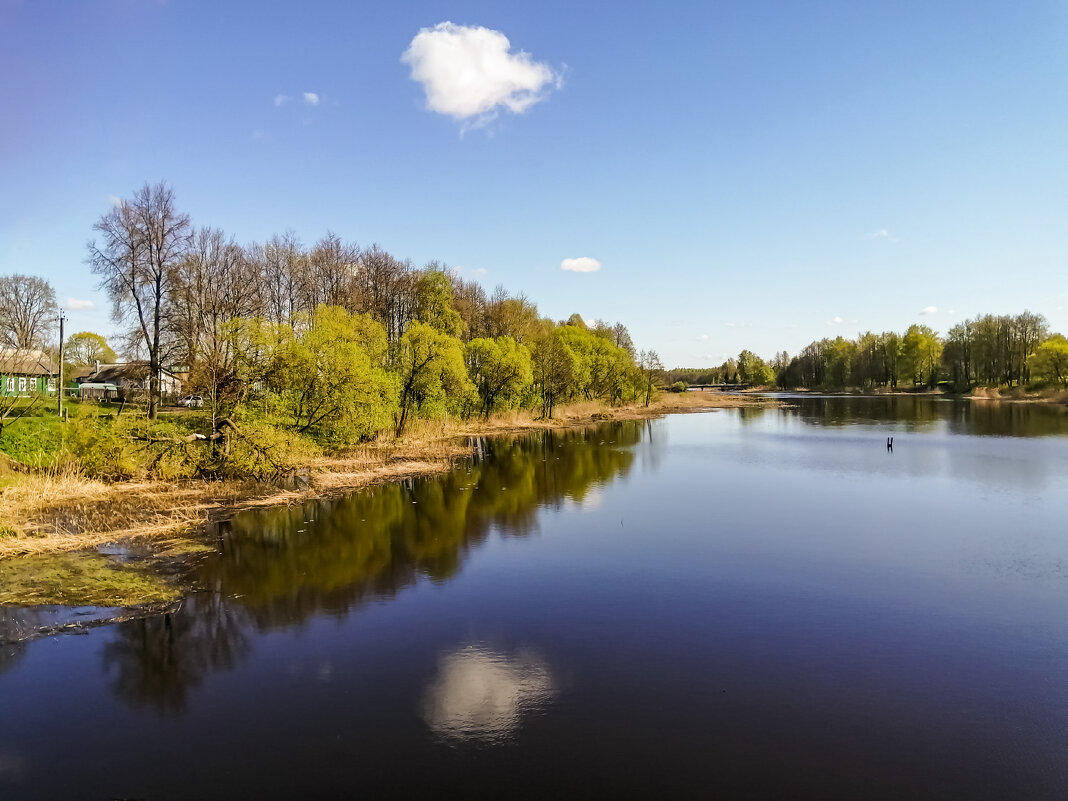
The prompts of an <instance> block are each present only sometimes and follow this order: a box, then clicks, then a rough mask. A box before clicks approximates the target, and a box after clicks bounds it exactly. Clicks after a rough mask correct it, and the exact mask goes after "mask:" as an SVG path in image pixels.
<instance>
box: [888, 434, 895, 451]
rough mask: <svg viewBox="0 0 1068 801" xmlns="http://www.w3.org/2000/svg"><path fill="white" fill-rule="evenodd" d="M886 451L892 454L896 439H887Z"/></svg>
mask: <svg viewBox="0 0 1068 801" xmlns="http://www.w3.org/2000/svg"><path fill="white" fill-rule="evenodd" d="M886 449H887V450H888V451H891V452H892V451H893V450H894V438H893V437H887V438H886Z"/></svg>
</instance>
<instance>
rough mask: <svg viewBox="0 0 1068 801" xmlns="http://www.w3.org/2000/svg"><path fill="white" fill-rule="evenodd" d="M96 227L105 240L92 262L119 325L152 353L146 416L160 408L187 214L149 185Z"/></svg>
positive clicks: (93, 249)
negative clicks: (170, 304) (167, 325)
mask: <svg viewBox="0 0 1068 801" xmlns="http://www.w3.org/2000/svg"><path fill="white" fill-rule="evenodd" d="M93 229H94V230H96V231H98V232H100V234H101V238H102V240H103V241H102V242H101V243H100V244H99V245H98V244H97V242H96V241H95V240H94V241H92V242H90V243H89V245H88V250H89V257H88V262H89V265H90V267H91V268H92V270H93V272H94V273H96V274H97V275H98V276H100V285H101V287H102V288H104V289H106V290H107V292H108V296H109V297H110V298H111V303H112V316H113V317H114V319H115V320H116V322H121V323H127V324H128V325H130V327H131V328H132V329H134V330H135V331H136V332H138V334H139V335H140V336H139V339H140V341H141V342H142V343H143V344H144V348H145V351H146V352H147V354H148V367H149V390H148V416H149V419H152V420H154V419H155V418H156V414H157V411H158V408H159V398H160V370H161V368H162V366H163V365H162V360H161V357H162V355H163V346H164V344H165V343H164V338H163V337H164V322H165V321H164V304H165V301H166V298H167V293H168V291H169V289H170V283H171V278H172V276H173V275H174V272H175V269H176V268H177V266H178V264H179V263H180V262H181V260H182V259H183V258H184V257H185V255H186V252H187V250H188V248H189V240H190V222H189V216H188V215H186V214H181V213H180V212H178V210H177V209H176V208H175V205H174V191H173V190H172V189H171V188H170V187H168V186H167V185H166V184H165V183H162V182H161V183H158V184H155V185H149V184H145V185H144V186H143V187H141V188H140V189H139V190H137V192H136V193H135V194H134V197H133V198H132V199H131V200H122V201H120V202H119V203H118V204H117V205H116V206H114V207H113V208H112V209H111V210H110V211H109V212H108V213H107V214H104V215H102V216H101V218H100V219H99V220H98V221H97V223H96V225H94V226H93Z"/></svg>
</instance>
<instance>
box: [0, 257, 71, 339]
mask: <svg viewBox="0 0 1068 801" xmlns="http://www.w3.org/2000/svg"><path fill="white" fill-rule="evenodd" d="M57 314H58V307H57V306H56V292H55V290H54V289H52V285H51V284H50V283H48V282H47V281H46V280H45V279H43V278H38V277H37V276H34V275H17V274H16V275H4V276H0V338H2V341H0V346H3V347H6V348H14V349H16V350H30V349H42V348H45V347H48V346H49V345H52V344H53V343H52V341H51V335H52V332H53V331H54V330H55V327H56V319H57Z"/></svg>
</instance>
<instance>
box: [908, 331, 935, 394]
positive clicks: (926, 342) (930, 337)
mask: <svg viewBox="0 0 1068 801" xmlns="http://www.w3.org/2000/svg"><path fill="white" fill-rule="evenodd" d="M900 362H901V372H902V373H903V374H904V375H907V376H909V377H911V378H912V383H913V384H927V386H931V387H933V386H934V385H935V383H936V382H937V380H938V366H939V365H940V364H941V362H942V340H941V339H940V338H939V337H938V334H936V333H935V332H934V331H932V330H931V328H930V327H929V326H926V325H910V326H909V329H908V331H906V332H905V336H904V337H902V339H901V358H900Z"/></svg>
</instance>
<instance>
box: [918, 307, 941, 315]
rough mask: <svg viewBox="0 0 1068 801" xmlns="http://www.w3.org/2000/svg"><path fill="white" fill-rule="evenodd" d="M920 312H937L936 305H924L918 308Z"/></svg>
mask: <svg viewBox="0 0 1068 801" xmlns="http://www.w3.org/2000/svg"><path fill="white" fill-rule="evenodd" d="M920 314H938V307H937V306H924V307H923V308H922V309H920Z"/></svg>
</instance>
